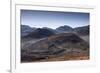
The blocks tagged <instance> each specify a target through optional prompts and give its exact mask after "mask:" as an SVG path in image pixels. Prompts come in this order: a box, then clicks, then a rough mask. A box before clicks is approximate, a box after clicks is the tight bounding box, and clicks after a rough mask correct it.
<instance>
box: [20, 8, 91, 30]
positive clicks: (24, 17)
mask: <svg viewBox="0 0 100 73" xmlns="http://www.w3.org/2000/svg"><path fill="white" fill-rule="evenodd" d="M89 17H90V16H89V13H82V12H81V13H78V12H58V11H43V10H42V11H39V10H21V25H29V26H31V27H37V28H42V27H49V28H53V29H55V28H57V27H59V26H64V25H68V26H70V27H72V28H75V27H81V26H86V25H89Z"/></svg>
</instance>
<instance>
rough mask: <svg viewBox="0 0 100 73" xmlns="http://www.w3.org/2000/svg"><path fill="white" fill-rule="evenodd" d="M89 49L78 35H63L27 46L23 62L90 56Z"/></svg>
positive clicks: (23, 54) (22, 57)
mask: <svg viewBox="0 0 100 73" xmlns="http://www.w3.org/2000/svg"><path fill="white" fill-rule="evenodd" d="M31 41H34V40H31ZM26 46H27V47H26ZM88 48H89V45H88V44H87V43H86V42H85V41H84V40H82V39H81V38H80V37H78V36H77V35H76V34H74V33H61V34H56V35H52V36H49V37H47V38H44V39H41V40H39V41H37V42H35V43H29V44H27V45H25V46H24V47H23V48H22V49H21V60H22V61H26V62H27V61H41V60H49V58H52V56H53V57H60V56H65V55H67V56H68V55H69V53H71V55H80V54H84V53H85V54H86V55H88ZM72 52H73V53H72ZM66 60H67V59H66Z"/></svg>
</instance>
